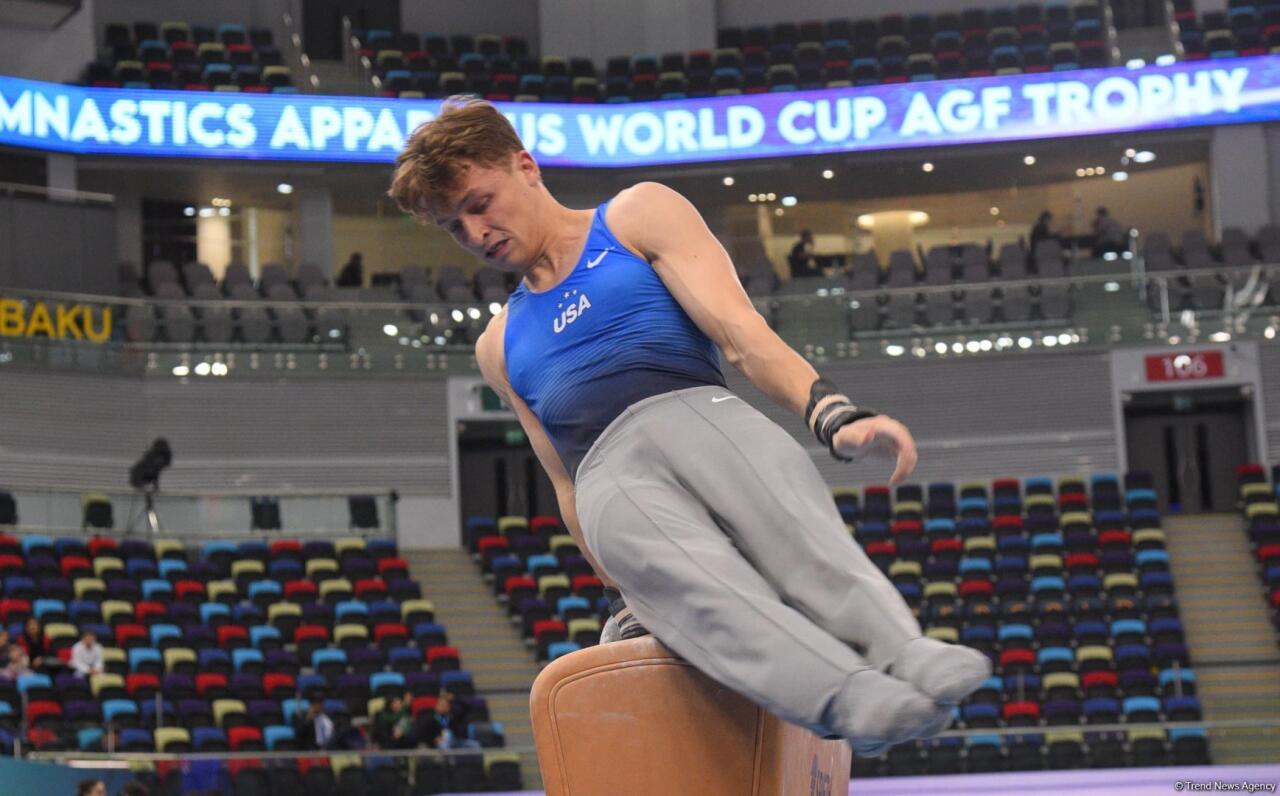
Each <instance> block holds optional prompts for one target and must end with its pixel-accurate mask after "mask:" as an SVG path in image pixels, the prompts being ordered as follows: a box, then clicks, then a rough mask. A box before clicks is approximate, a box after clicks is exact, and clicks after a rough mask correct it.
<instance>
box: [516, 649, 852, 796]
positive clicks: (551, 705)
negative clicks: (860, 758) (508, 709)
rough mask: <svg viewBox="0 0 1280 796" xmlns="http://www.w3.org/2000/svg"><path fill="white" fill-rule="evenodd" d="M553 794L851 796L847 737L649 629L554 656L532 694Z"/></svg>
mask: <svg viewBox="0 0 1280 796" xmlns="http://www.w3.org/2000/svg"><path fill="white" fill-rule="evenodd" d="M529 704H530V710H531V712H532V714H533V734H534V741H535V744H536V746H537V750H538V763H539V766H540V767H541V769H542V782H543V786H544V787H545V788H546V793H547V796H846V794H848V792H849V767H850V762H851V757H850V755H851V751H850V748H849V745H848V744H847V743H846V742H844V741H840V740H834V741H824V740H822V739H820V738H819V737H818V736H816V735H814V734H813V733H812V732H809V731H808V730H805V729H803V728H801V727H798V726H796V725H794V724H791V723H789V722H786V721H783V720H782V719H779V718H778V717H777V716H775V715H773V714H772V713H769V712H768V711H766V710H765V709H764V708H762V707H760V706H758V705H756V704H755V703H753V702H751V701H750V700H748V699H746V698H745V697H743V696H741V695H739V694H737V693H735V692H734V691H731V690H729V689H728V688H725V687H724V686H722V685H720V684H719V683H717V682H715V681H714V680H712V679H711V678H709V677H707V676H706V675H704V674H702V673H701V672H700V671H698V670H697V669H695V668H694V667H693V666H692V665H690V664H689V663H687V662H686V661H684V660H683V659H681V658H680V657H679V656H677V655H676V654H675V653H674V652H672V651H670V650H669V649H667V648H666V647H665V646H663V644H662V643H661V642H660V641H658V640H657V639H656V638H654V637H653V636H645V637H643V638H637V639H631V640H627V641H615V642H612V643H609V644H603V645H600V646H595V647H588V648H586V649H582V650H578V651H576V652H571V653H569V654H568V655H564V656H561V657H559V658H557V659H556V660H554V661H552V662H551V663H550V664H549V665H548V666H547V667H546V668H545V669H543V670H542V672H541V673H540V674H539V675H538V677H537V679H536V680H534V683H533V690H532V692H531V693H530V696H529Z"/></svg>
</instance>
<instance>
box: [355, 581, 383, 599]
mask: <svg viewBox="0 0 1280 796" xmlns="http://www.w3.org/2000/svg"><path fill="white" fill-rule="evenodd" d="M355 594H356V599H357V600H362V601H364V602H367V603H372V602H377V601H378V600H385V599H386V598H387V584H386V583H384V582H383V581H382V579H381V578H366V579H364V580H358V581H356V582H355Z"/></svg>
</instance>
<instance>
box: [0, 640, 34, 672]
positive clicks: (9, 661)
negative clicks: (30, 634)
mask: <svg viewBox="0 0 1280 796" xmlns="http://www.w3.org/2000/svg"><path fill="white" fill-rule="evenodd" d="M4 664H5V666H4V668H3V669H0V677H6V678H8V679H10V680H17V679H18V678H19V677H21V676H22V675H24V674H30V673H31V661H30V660H29V659H28V658H27V653H26V650H24V649H23V648H22V645H21V644H10V645H9V656H8V657H7V658H5V659H4Z"/></svg>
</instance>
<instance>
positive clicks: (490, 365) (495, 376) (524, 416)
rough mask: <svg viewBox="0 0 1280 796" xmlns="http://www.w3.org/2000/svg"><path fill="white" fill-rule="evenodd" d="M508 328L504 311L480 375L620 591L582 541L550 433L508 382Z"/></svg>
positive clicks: (482, 343)
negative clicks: (509, 413)
mask: <svg viewBox="0 0 1280 796" xmlns="http://www.w3.org/2000/svg"><path fill="white" fill-rule="evenodd" d="M506 325H507V310H506V308H505V307H504V308H503V310H502V312H500V313H498V314H497V315H495V316H494V317H493V319H492V320H490V321H489V325H488V326H486V327H485V330H484V333H483V334H481V335H480V339H479V340H477V341H476V364H477V365H479V366H480V373H481V374H482V375H483V376H484V379H485V381H486V382H488V383H489V386H490V387H492V388H493V389H494V391H495V392H497V393H498V395H500V396H501V397H502V400H504V401H506V403H507V406H510V407H511V409H512V411H514V412H515V413H516V417H517V418H518V419H519V420H520V425H521V426H522V427H523V428H524V433H525V434H526V435H527V436H528V437H529V443H530V444H531V445H532V446H533V452H534V454H535V455H536V456H537V457H538V461H539V462H541V463H542V469H544V470H546V472H547V476H548V477H550V478H551V485H552V486H553V487H554V488H555V490H556V501H557V502H558V503H559V504H560V516H561V517H563V518H564V524H565V527H566V528H568V529H569V534H570V535H571V536H572V537H573V540H574V541H575V542H577V543H578V549H579V550H581V551H582V555H583V556H585V557H586V559H587V563H589V564H590V565H591V568H592V569H593V570H595V573H596V575H597V577H599V578H600V580H601V581H603V583H604V585H605V586H607V587H608V588H611V589H616V588H617V584H615V583H614V582H613V581H611V580H609V578H608V577H606V576H605V574H604V570H602V569H601V568H600V565H599V564H597V563H596V560H595V557H594V556H592V555H591V551H590V550H588V549H587V542H586V540H585V539H583V537H582V528H581V527H580V526H579V525H578V512H577V509H576V508H575V507H574V491H573V481H572V479H570V478H569V472H568V471H567V470H565V468H564V463H563V462H561V461H560V455H559V454H557V453H556V449H555V447H554V446H553V445H552V444H551V440H550V439H548V438H547V432H546V430H545V429H543V428H542V423H541V422H539V420H538V418H537V416H536V415H534V414H533V412H532V410H530V409H529V407H528V406H526V405H525V402H524V401H522V400H521V399H520V396H518V395H516V394H515V390H513V389H511V383H510V381H508V380H507V373H506V371H507V368H506V363H505V362H504V361H503V350H502V336H503V332H504V330H505V329H506Z"/></svg>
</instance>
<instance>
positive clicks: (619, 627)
mask: <svg viewBox="0 0 1280 796" xmlns="http://www.w3.org/2000/svg"><path fill="white" fill-rule="evenodd" d="M604 594H605V597H607V598H608V600H609V621H608V622H606V623H605V626H604V629H603V630H602V632H601V633H600V643H601V644H608V643H609V642H611V641H621V640H623V639H629V638H640V637H641V636H647V635H650V633H649V630H648V628H646V627H645V626H644V625H642V624H640V620H639V619H636V617H635V614H633V613H631V609H630V608H628V607H627V603H626V601H625V600H624V599H623V598H622V594H621V593H620V592H618V591H616V590H614V589H605V590H604Z"/></svg>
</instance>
